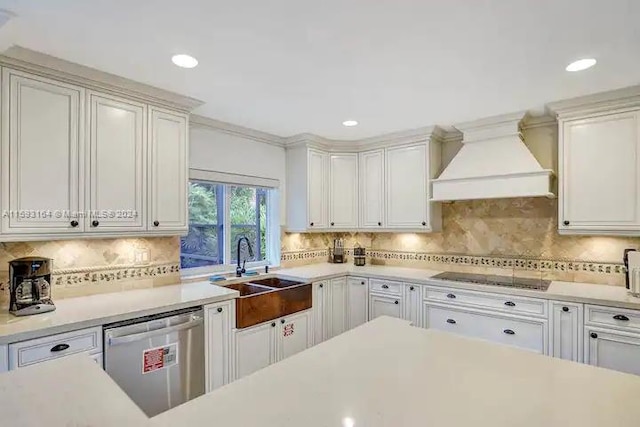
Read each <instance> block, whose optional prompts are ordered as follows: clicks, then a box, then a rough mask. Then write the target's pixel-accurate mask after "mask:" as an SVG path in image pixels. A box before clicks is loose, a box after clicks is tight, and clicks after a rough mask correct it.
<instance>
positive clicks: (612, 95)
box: [547, 85, 640, 119]
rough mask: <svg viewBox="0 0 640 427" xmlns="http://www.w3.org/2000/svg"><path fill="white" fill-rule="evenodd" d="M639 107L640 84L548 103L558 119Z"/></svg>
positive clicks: (548, 107)
mask: <svg viewBox="0 0 640 427" xmlns="http://www.w3.org/2000/svg"><path fill="white" fill-rule="evenodd" d="M638 107H640V85H637V86H630V87H625V88H622V89H616V90H611V91H607V92H600V93H596V94H593V95H586V96H579V97H577V98H572V99H567V100H562V101H556V102H549V103H547V109H548V111H549V112H550V113H551V114H554V115H555V116H556V117H557V118H558V119H570V118H573V117H577V116H584V115H585V114H598V113H603V112H605V111H606V112H611V111H613V110H624V109H632V108H638Z"/></svg>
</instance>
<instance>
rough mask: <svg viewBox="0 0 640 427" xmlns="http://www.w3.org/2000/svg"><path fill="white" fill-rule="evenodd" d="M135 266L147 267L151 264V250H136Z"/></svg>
mask: <svg viewBox="0 0 640 427" xmlns="http://www.w3.org/2000/svg"><path fill="white" fill-rule="evenodd" d="M133 262H134V264H135V265H145V264H149V249H147V248H143V249H136V250H135V252H134V261H133Z"/></svg>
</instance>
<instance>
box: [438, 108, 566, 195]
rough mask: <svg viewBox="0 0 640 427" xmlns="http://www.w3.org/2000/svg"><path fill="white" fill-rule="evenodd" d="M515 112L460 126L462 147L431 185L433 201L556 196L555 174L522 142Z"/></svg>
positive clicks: (521, 114)
mask: <svg viewBox="0 0 640 427" xmlns="http://www.w3.org/2000/svg"><path fill="white" fill-rule="evenodd" d="M525 115H526V113H516V114H510V115H504V116H498V117H491V118H488V119H483V120H478V121H474V122H469V123H462V124H459V125H456V126H455V128H456V129H458V130H459V131H460V132H462V134H463V139H462V144H463V145H462V148H461V149H460V151H459V152H458V153H457V154H456V155H455V157H454V158H453V160H451V162H450V163H449V165H448V166H447V167H446V168H445V170H444V171H442V173H441V174H440V176H439V177H438V178H437V179H435V180H433V181H432V184H433V187H432V199H431V200H433V201H453V200H471V199H499V198H509V197H555V195H554V194H553V192H552V179H553V171H551V170H549V169H543V168H542V166H540V163H538V161H537V160H536V158H535V157H534V156H533V154H531V151H529V149H528V148H527V146H526V145H525V144H524V139H523V136H522V132H521V122H522V120H523V119H524V117H525Z"/></svg>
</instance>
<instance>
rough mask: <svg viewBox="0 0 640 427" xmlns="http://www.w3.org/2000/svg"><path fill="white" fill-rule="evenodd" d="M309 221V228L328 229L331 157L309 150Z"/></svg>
mask: <svg viewBox="0 0 640 427" xmlns="http://www.w3.org/2000/svg"><path fill="white" fill-rule="evenodd" d="M307 167H308V169H307V186H308V187H307V216H308V217H307V220H308V223H309V228H311V229H322V228H327V225H328V224H327V214H328V212H327V210H328V209H327V204H328V195H329V189H328V178H329V173H328V172H329V171H328V169H329V156H328V155H327V153H324V152H322V151H317V150H309V153H308V156H307Z"/></svg>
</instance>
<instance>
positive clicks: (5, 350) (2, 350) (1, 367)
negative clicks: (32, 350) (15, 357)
mask: <svg viewBox="0 0 640 427" xmlns="http://www.w3.org/2000/svg"><path fill="white" fill-rule="evenodd" d="M8 370H9V347H8V346H6V345H0V373H2V372H7V371H8Z"/></svg>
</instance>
